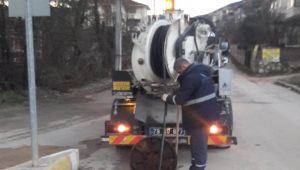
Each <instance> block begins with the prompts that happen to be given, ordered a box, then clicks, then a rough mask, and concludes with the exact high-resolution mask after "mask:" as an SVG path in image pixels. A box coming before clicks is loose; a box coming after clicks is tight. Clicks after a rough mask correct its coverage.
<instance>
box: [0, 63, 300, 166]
mask: <svg viewBox="0 0 300 170" xmlns="http://www.w3.org/2000/svg"><path fill="white" fill-rule="evenodd" d="M233 70H234V77H233V95H232V101H233V112H234V123H235V126H234V135H235V136H236V137H237V139H238V142H239V143H238V145H237V146H232V147H231V148H230V149H216V148H210V149H209V154H208V162H207V164H208V166H207V170H300V161H299V160H300V145H299V144H300V111H299V108H300V95H299V94H297V93H294V92H292V91H290V90H288V89H286V88H283V87H280V86H276V85H274V84H273V81H274V80H276V78H269V79H261V78H250V77H248V76H246V75H244V74H242V73H240V72H238V71H237V70H235V69H234V68H233ZM112 100H113V98H112V97H111V95H110V91H105V92H103V93H100V94H96V95H94V96H93V98H92V99H91V100H88V101H83V102H82V101H80V102H70V101H69V102H66V103H62V104H59V105H53V104H49V105H43V106H39V132H40V135H39V143H40V145H41V147H40V150H41V155H45V154H49V153H52V152H55V151H58V150H63V149H66V148H70V147H73V148H74V147H75V148H79V149H80V151H81V161H80V166H81V169H82V170H129V166H128V164H129V155H130V149H116V148H115V147H114V146H109V145H106V144H101V143H100V141H99V137H100V135H102V134H103V130H104V121H105V120H106V119H108V113H109V111H110V108H111V102H112ZM76 101H77V100H76ZM27 111H28V108H13V109H6V110H0V115H6V116H2V117H1V119H0V152H1V154H0V169H2V168H4V167H7V166H11V165H13V164H17V163H21V162H22V161H26V160H28V159H30V149H29V148H28V145H29V144H30V138H29V131H30V128H29V124H28V123H29V117H28V115H27V114H28V113H27ZM10 114H12V115H13V116H9V115H10ZM20 153H22V154H20ZM11 158H14V159H15V160H16V161H9V160H11ZM189 163H190V153H189V148H188V147H180V149H179V162H178V165H181V166H183V167H182V168H180V169H182V170H186V169H188V167H189ZM1 165H2V167H1Z"/></svg>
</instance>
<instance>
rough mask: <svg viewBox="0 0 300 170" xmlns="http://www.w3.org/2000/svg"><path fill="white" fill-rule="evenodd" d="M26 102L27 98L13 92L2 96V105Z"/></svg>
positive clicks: (0, 101) (0, 102)
mask: <svg viewBox="0 0 300 170" xmlns="http://www.w3.org/2000/svg"><path fill="white" fill-rule="evenodd" d="M24 100H25V97H23V96H21V95H19V94H17V93H15V92H13V91H6V92H2V93H1V94H0V104H1V105H2V104H8V105H11V104H16V103H20V102H22V101H24Z"/></svg>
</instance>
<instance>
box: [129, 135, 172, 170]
mask: <svg viewBox="0 0 300 170" xmlns="http://www.w3.org/2000/svg"><path fill="white" fill-rule="evenodd" d="M161 143H162V139H161V138H159V137H148V138H144V139H142V140H140V141H139V142H138V143H137V144H136V145H134V146H133V148H132V150H131V154H130V168H131V170H157V169H158V167H159V161H160V149H161ZM176 166H177V154H176V152H175V149H174V147H173V146H172V145H171V144H170V143H169V142H167V141H164V150H163V159H162V164H161V170H175V169H176Z"/></svg>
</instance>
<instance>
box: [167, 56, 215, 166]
mask: <svg viewBox="0 0 300 170" xmlns="http://www.w3.org/2000/svg"><path fill="white" fill-rule="evenodd" d="M174 70H175V71H176V72H177V73H178V74H180V76H179V77H178V79H177V81H178V82H179V84H180V89H179V91H178V93H177V94H176V95H168V94H164V95H163V96H162V101H164V102H167V103H168V104H173V105H181V106H182V124H183V128H184V129H185V130H187V131H189V134H190V135H191V156H192V160H191V162H192V165H191V167H190V170H204V169H205V166H206V160H207V140H208V127H209V124H210V123H212V122H214V121H216V120H217V119H218V118H219V115H220V113H219V111H218V109H217V99H216V94H215V89H214V85H213V82H212V78H211V76H212V69H211V67H209V66H206V65H203V64H190V63H189V62H188V61H187V60H185V59H183V58H180V59H177V60H176V62H175V64H174Z"/></svg>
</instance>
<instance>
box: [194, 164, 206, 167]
mask: <svg viewBox="0 0 300 170" xmlns="http://www.w3.org/2000/svg"><path fill="white" fill-rule="evenodd" d="M205 166H206V164H203V165H197V164H196V167H199V168H200V167H205Z"/></svg>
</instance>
